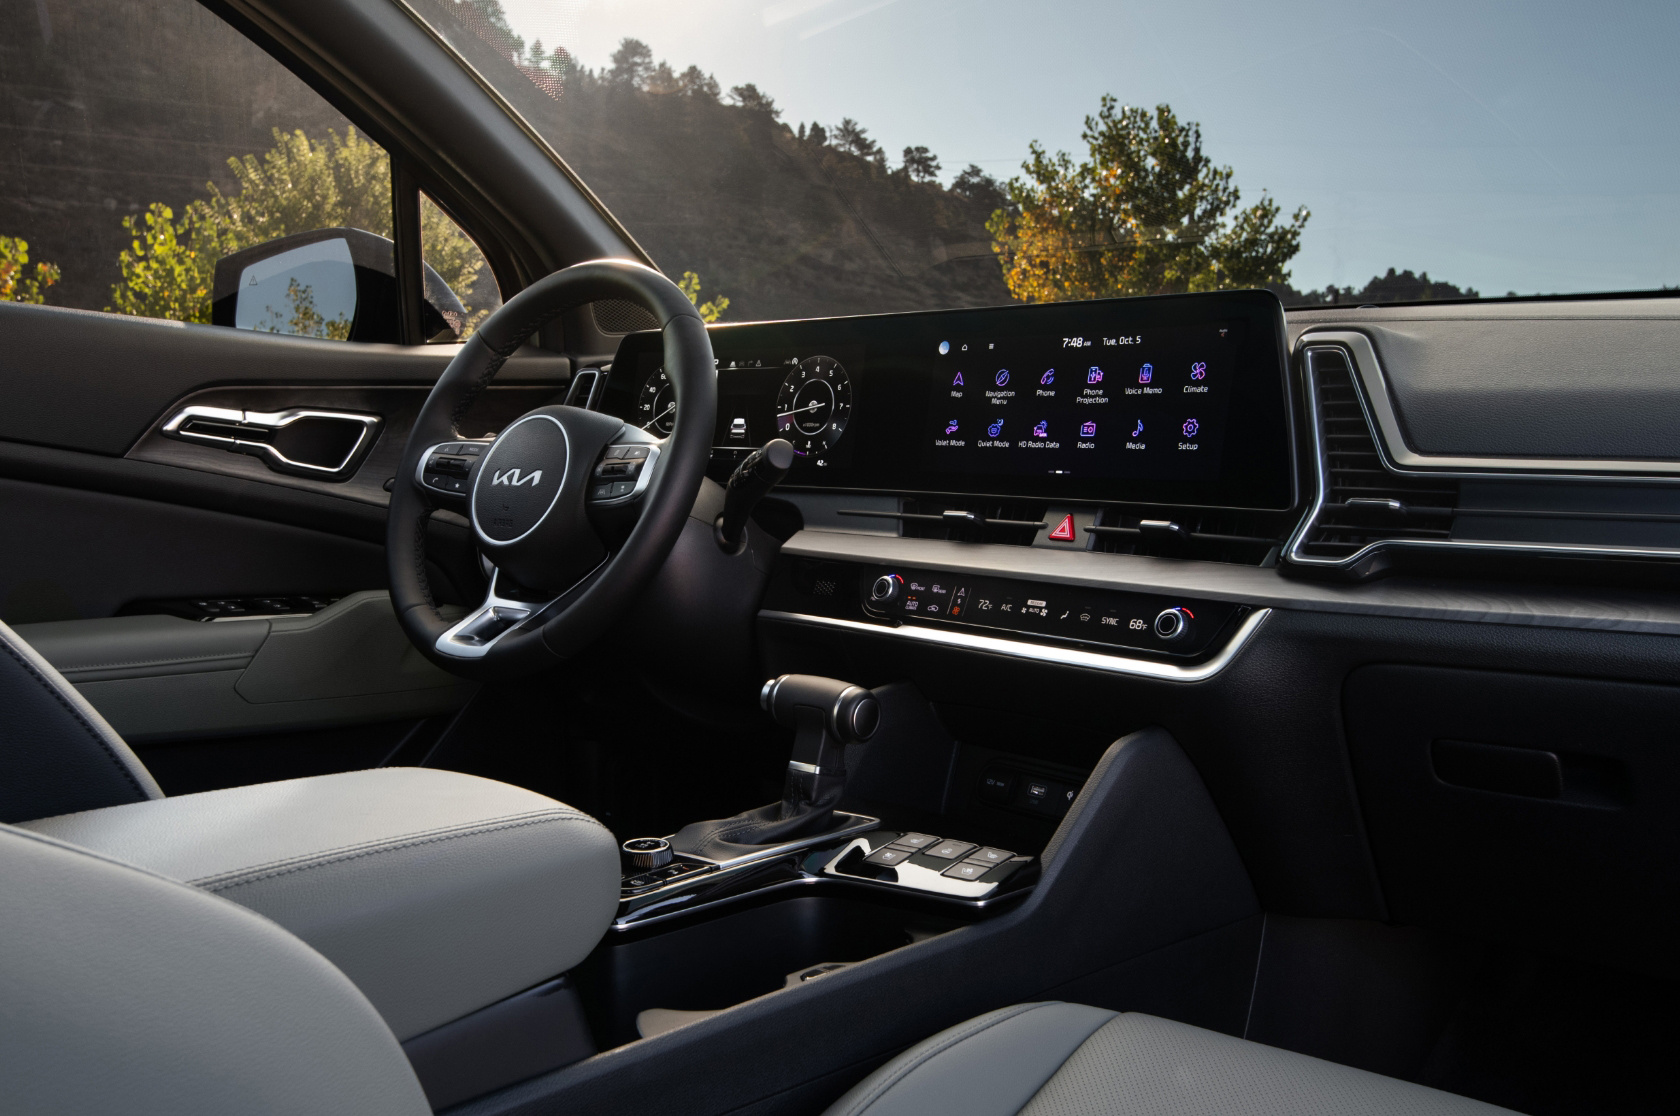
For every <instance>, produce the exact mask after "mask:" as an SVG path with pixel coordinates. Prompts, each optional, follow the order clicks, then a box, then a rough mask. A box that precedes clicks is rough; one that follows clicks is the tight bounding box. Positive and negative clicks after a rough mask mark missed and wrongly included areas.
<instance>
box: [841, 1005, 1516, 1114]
mask: <svg viewBox="0 0 1680 1116" xmlns="http://www.w3.org/2000/svg"><path fill="white" fill-rule="evenodd" d="M1508 1112H1509V1110H1508V1109H1504V1108H1495V1107H1494V1106H1493V1105H1489V1104H1483V1103H1481V1102H1480V1101H1473V1100H1469V1099H1467V1098H1465V1097H1459V1096H1454V1095H1453V1094H1451V1093H1443V1092H1441V1091H1440V1090H1438V1089H1429V1088H1425V1087H1424V1086H1422V1085H1414V1084H1411V1083H1410V1082H1406V1081H1397V1080H1395V1079H1394V1078H1391V1077H1382V1076H1380V1075H1378V1074H1374V1073H1367V1072H1365V1071H1364V1070H1357V1069H1351V1068H1349V1067H1347V1066H1341V1065H1337V1064H1335V1063H1334V1062H1325V1061H1321V1060H1320V1059H1317V1058H1309V1057H1307V1056H1306V1055H1304V1054H1295V1053H1291V1052H1290V1051H1287V1050H1278V1049H1276V1048H1274V1047H1270V1046H1261V1045H1260V1044H1259V1043H1254V1042H1245V1041H1244V1040H1242V1039H1239V1038H1232V1037H1231V1036H1229V1035H1222V1034H1219V1033H1217V1032H1214V1031H1204V1030H1202V1029H1201V1028H1200V1027H1191V1026H1188V1025H1186V1024H1183V1023H1174V1022H1172V1021H1171V1020H1167V1019H1157V1018H1155V1017H1154V1016H1151V1015H1139V1014H1136V1013H1124V1014H1122V1013H1119V1012H1113V1011H1106V1010H1103V1009H1101V1008H1093V1007H1085V1006H1083V1005H1080V1004H1064V1003H1043V1004H1020V1005H1017V1006H1015V1007H1008V1008H1004V1009H1002V1010H1001V1011H994V1012H992V1013H990V1014H989V1015H982V1016H980V1017H979V1018H977V1019H971V1020H969V1021H968V1022H967V1023H963V1024H961V1025H959V1026H956V1027H952V1028H951V1029H950V1030H948V1031H943V1032H941V1033H939V1034H937V1035H935V1036H933V1037H932V1038H930V1039H928V1040H927V1041H926V1042H923V1043H920V1044H918V1045H916V1046H913V1047H911V1048H910V1049H909V1050H907V1051H905V1052H904V1053H903V1054H901V1055H899V1056H898V1057H897V1058H895V1059H893V1060H892V1061H890V1062H888V1063H887V1064H886V1065H884V1066H882V1067H881V1068H880V1069H879V1070H877V1071H875V1072H874V1073H873V1074H871V1075H870V1076H869V1077H867V1078H865V1079H864V1080H863V1081H862V1082H861V1083H859V1084H858V1086H857V1087H856V1088H854V1089H853V1090H851V1092H849V1093H847V1094H846V1095H845V1096H844V1097H841V1098H840V1100H839V1101H837V1102H836V1103H835V1104H834V1105H833V1107H831V1108H830V1109H829V1110H828V1113H827V1116H945V1114H949V1116H1016V1114H1017V1113H1019V1114H1020V1116H1117V1114H1120V1113H1125V1114H1127V1116H1133V1114H1136V1116H1268V1114H1272V1113H1276V1114H1277V1116H1286V1114H1287V1116H1319V1114H1322V1116H1494V1114H1497V1113H1508Z"/></svg>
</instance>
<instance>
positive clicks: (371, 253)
mask: <svg viewBox="0 0 1680 1116" xmlns="http://www.w3.org/2000/svg"><path fill="white" fill-rule="evenodd" d="M425 282H426V289H425V296H426V304H425V309H424V311H423V313H422V317H421V323H420V324H421V331H422V332H423V333H424V334H425V336H426V337H427V338H428V339H431V340H438V339H449V340H453V339H458V338H459V337H460V335H461V328H462V326H463V324H464V323H465V322H466V318H467V311H466V307H464V306H463V305H461V300H460V299H459V298H458V297H456V294H455V292H454V291H452V290H450V289H449V284H447V283H445V282H444V281H443V276H441V275H439V274H438V273H437V272H436V271H434V270H433V269H432V268H431V267H430V266H429V265H428V266H427V267H426V268H425ZM210 297H211V303H210V321H211V323H212V324H214V325H221V326H232V327H234V328H235V329H256V330H265V331H267V332H270V333H290V334H295V335H299V336H303V337H327V338H332V339H334V340H339V341H382V342H386V343H388V344H398V343H400V342H401V340H402V330H401V325H400V322H399V319H398V316H397V267H396V247H395V245H393V244H392V243H391V241H390V240H388V239H386V238H385V237H383V236H380V235H378V234H377V233H370V232H367V231H366V230H364V229H315V230H312V231H310V232H304V233H293V234H292V235H291V236H282V237H279V238H278V239H275V240H269V241H265V242H264V243H262V244H257V245H254V246H252V247H250V248H242V249H240V250H239V251H237V252H234V253H233V254H232V255H228V256H223V257H222V258H221V259H219V260H217V261H216V278H215V285H214V287H213V288H212V291H211V296H210Z"/></svg>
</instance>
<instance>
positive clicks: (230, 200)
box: [108, 128, 485, 323]
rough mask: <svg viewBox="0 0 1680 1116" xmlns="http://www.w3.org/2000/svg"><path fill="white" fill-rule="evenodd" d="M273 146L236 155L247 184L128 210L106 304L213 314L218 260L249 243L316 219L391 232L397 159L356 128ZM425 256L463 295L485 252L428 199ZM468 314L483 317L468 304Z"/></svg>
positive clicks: (277, 134)
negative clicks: (134, 212) (176, 203)
mask: <svg viewBox="0 0 1680 1116" xmlns="http://www.w3.org/2000/svg"><path fill="white" fill-rule="evenodd" d="M273 136H274V147H272V148H270V149H269V150H268V151H266V152H263V153H262V154H261V155H245V156H239V157H235V158H231V159H229V160H228V169H229V170H231V171H232V172H233V177H234V180H235V181H236V182H237V183H238V184H239V189H238V190H237V191H235V192H234V193H231V194H224V193H223V192H222V191H221V189H220V188H218V187H217V186H215V185H214V184H213V183H206V184H205V189H206V191H207V192H208V194H209V197H207V198H201V199H198V200H196V201H192V202H189V203H188V204H187V205H186V207H185V208H184V209H183V211H182V213H181V217H180V220H179V221H177V220H175V211H174V210H173V209H172V208H171V207H170V206H167V205H164V204H162V203H161V202H154V203H153V204H152V205H151V206H150V207H148V209H147V210H146V212H145V213H144V214H141V215H139V216H131V217H125V218H123V228H124V229H126V230H127V231H128V233H129V235H130V237H132V238H133V239H132V240H131V241H130V245H129V247H128V248H126V249H124V251H123V252H122V254H121V256H120V257H118V261H117V262H118V268H119V270H120V272H121V275H122V278H121V280H120V281H119V282H118V283H117V284H116V285H115V286H114V287H112V288H111V306H110V307H108V309H111V310H114V311H116V312H117V313H121V314H137V315H141V316H143V317H150V318H169V319H173V320H175V321H182V322H208V321H209V320H210V295H211V290H212V287H213V286H214V281H215V273H216V261H217V260H218V259H220V258H221V257H223V256H225V255H228V254H229V253H232V252H237V251H239V250H240V249H241V248H249V247H251V246H252V245H256V244H262V243H264V242H266V241H270V240H274V239H277V238H278V237H282V236H289V235H291V234H292V233H299V232H308V231H310V230H312V229H325V228H337V227H348V228H358V229H365V230H367V231H368V232H372V233H378V234H379V235H380V236H384V237H389V236H390V235H391V163H390V160H389V159H388V158H386V155H385V152H384V150H383V149H382V148H380V147H379V146H378V145H377V144H375V143H372V142H370V141H369V140H366V139H364V138H362V137H361V136H360V135H358V134H357V133H356V130H355V129H354V128H351V129H349V130H348V131H347V132H346V133H345V135H344V136H342V137H340V136H339V134H338V133H337V132H334V131H329V132H328V133H327V139H326V140H324V141H312V140H311V139H310V138H309V137H308V136H306V135H305V134H304V133H303V132H302V131H301V130H299V131H295V132H292V133H290V134H287V133H284V132H281V131H280V130H279V129H278V128H276V129H274V132H273ZM420 239H421V243H422V244H423V245H424V256H425V259H426V262H427V263H428V264H430V265H431V266H432V267H433V268H434V269H435V270H436V271H437V273H438V274H439V275H441V276H442V277H443V280H444V282H446V283H448V284H449V286H450V287H451V289H453V290H454V291H455V293H456V294H457V295H462V296H464V295H466V294H468V293H469V292H470V291H471V290H472V288H473V286H474V285H475V284H476V283H477V281H478V277H479V275H480V274H481V273H482V271H483V269H484V266H485V264H484V257H483V255H482V254H480V253H479V251H478V248H477V247H476V246H475V245H474V244H473V243H472V241H471V240H470V239H468V238H467V236H466V234H465V233H463V232H462V231H461V230H460V229H459V228H458V227H457V226H456V225H455V223H454V222H453V221H451V220H450V219H449V217H448V215H446V214H445V213H444V212H443V211H442V210H441V209H439V208H437V206H435V205H432V204H430V203H429V202H428V203H427V204H423V205H422V206H421V207H420ZM468 311H469V315H468V322H469V323H472V322H474V321H475V318H474V316H473V315H472V314H471V313H470V312H471V307H468Z"/></svg>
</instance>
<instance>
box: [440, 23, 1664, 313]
mask: <svg viewBox="0 0 1680 1116" xmlns="http://www.w3.org/2000/svg"><path fill="white" fill-rule="evenodd" d="M410 3H411V5H412V6H413V8H414V10H415V11H417V12H418V13H420V14H421V15H422V16H423V17H424V18H426V19H427V20H429V21H430V22H431V23H432V24H433V26H434V27H436V28H437V29H438V30H439V31H441V32H442V33H443V34H444V36H445V37H446V38H447V39H448V40H449V41H450V42H451V43H452V44H454V45H455V46H456V48H457V49H458V50H460V51H461V52H462V54H463V55H464V56H465V57H466V58H467V59H468V60H469V62H470V63H471V64H472V65H473V66H474V67H475V68H477V69H478V70H479V72H480V73H481V74H482V75H483V76H484V77H485V78H486V79H487V80H488V81H490V83H491V84H493V85H494V86H495V87H496V88H497V89H499V90H500V91H501V93H502V94H503V95H504V96H505V97H506V98H507V99H508V101H509V102H510V103H511V104H512V105H513V106H514V107H515V108H516V110H517V111H518V112H520V113H521V114H522V115H524V116H525V117H526V119H527V120H528V121H529V122H530V123H531V125H532V126H534V127H535V128H536V130H537V131H538V132H539V133H540V134H541V135H543V136H544V137H545V138H546V139H547V140H548V142H549V143H550V144H551V145H552V146H553V148H554V149H555V151H556V152H558V154H559V155H560V156H561V157H562V158H564V159H565V160H566V161H567V162H568V163H569V164H570V165H571V167H572V168H573V169H574V170H575V171H576V172H577V173H578V174H579V176H580V177H581V178H582V179H583V180H584V181H585V182H586V183H587V184H588V185H589V186H590V187H591V188H592V189H593V190H594V191H595V192H596V194H597V195H598V196H599V197H600V198H601V200H602V201H603V202H604V204H605V205H606V206H607V208H608V209H610V210H611V211H612V212H613V213H614V214H615V215H616V216H617V217H618V218H619V220H620V221H621V222H622V223H623V224H624V225H625V227H626V228H627V229H628V230H629V231H630V233H631V234H632V235H633V236H634V237H635V238H636V239H637V240H638V241H639V242H640V243H641V244H642V246H643V247H644V248H645V249H646V250H647V251H648V252H649V254H650V255H651V256H652V257H653V259H654V260H655V262H656V263H658V264H659V266H660V267H662V268H663V269H664V270H665V271H666V272H667V273H668V274H670V275H672V276H673V277H674V278H675V277H682V276H687V277H688V285H689V288H690V290H691V292H693V293H694V294H695V296H696V297H697V299H698V301H700V302H701V303H702V304H709V306H710V311H711V312H712V313H714V314H716V315H719V316H721V317H723V318H724V319H726V320H749V319H765V318H787V317H802V316H811V315H824V314H843V313H865V312H874V311H895V310H923V309H942V308H947V307H957V306H976V305H992V304H998V303H1006V302H1010V301H1032V302H1044V301H1059V300H1064V299H1076V298H1092V297H1103V296H1111V295H1124V294H1153V293H1165V292H1175V291H1195V290H1211V289H1219V288H1225V287H1248V286H1265V287H1269V288H1271V289H1272V290H1274V291H1276V292H1277V293H1278V294H1279V296H1280V297H1282V299H1283V300H1284V302H1285V304H1286V305H1297V306H1299V305H1326V304H1342V303H1351V304H1362V303H1376V302H1393V301H1413V300H1427V299H1460V298H1479V297H1496V296H1507V295H1534V294H1572V293H1583V292H1594V291H1635V290H1652V289H1659V288H1664V287H1665V286H1667V285H1669V284H1672V283H1674V281H1675V279H1676V278H1677V277H1680V268H1677V267H1676V250H1677V248H1680V237H1677V233H1680V219H1677V217H1676V213H1677V207H1676V201H1677V191H1680V188H1677V186H1676V183H1677V181H1680V177H1677V175H1676V171H1677V170H1680V166H1677V165H1676V164H1677V159H1676V153H1677V152H1680V144H1677V143H1676V142H1675V140H1676V131H1677V129H1680V121H1677V114H1675V113H1674V112H1673V111H1672V103H1673V99H1672V92H1671V85H1672V78H1673V62H1672V58H1671V53H1672V50H1673V47H1674V44H1675V43H1676V42H1677V41H1680V7H1676V6H1672V5H1661V4H1638V5H1617V4H1596V5H1585V4H1577V3H1571V4H1544V5H1542V4H1538V3H1535V4H1493V3H1477V2H1475V0H1471V2H1464V0H1456V2H1453V3H1450V4H1449V3H1434V4H1406V5H1393V4H1370V3H1367V4H1361V3H1352V4H1350V3H1335V4H1331V3H1304V2H1303V3H1288V4H1265V5H1260V4H1246V3H1238V2H1235V0H1214V2H1207V3H1199V4H1162V3H1153V4H1133V3H1113V2H1096V3H1049V4H1039V5H1021V4H1018V3H1001V2H996V0H771V2H768V3H765V2H753V3H745V2H741V0H711V2H709V3H705V4H695V3H691V2H684V3H677V2H675V0H570V2H568V0H410ZM696 286H697V287H698V289H697V291H696V290H695V288H696Z"/></svg>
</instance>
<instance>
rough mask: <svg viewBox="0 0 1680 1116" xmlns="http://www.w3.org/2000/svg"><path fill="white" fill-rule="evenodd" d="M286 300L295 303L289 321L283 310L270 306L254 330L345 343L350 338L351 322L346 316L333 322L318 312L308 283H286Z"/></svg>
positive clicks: (340, 316) (312, 290)
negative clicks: (281, 311)
mask: <svg viewBox="0 0 1680 1116" xmlns="http://www.w3.org/2000/svg"><path fill="white" fill-rule="evenodd" d="M286 297H287V298H288V299H290V300H291V303H292V316H291V317H290V318H284V319H283V318H281V317H280V311H278V310H276V309H274V307H272V306H271V307H269V308H268V317H267V318H265V319H263V320H262V321H260V322H258V323H257V324H256V326H255V327H253V328H255V329H260V330H264V331H266V332H268V333H291V334H295V335H297V336H298V337H324V338H327V339H328V340H331V341H344V340H347V339H348V338H349V337H350V319H349V318H346V317H345V316H344V315H343V314H340V315H339V316H338V317H336V318H333V319H332V320H331V321H328V320H327V319H326V318H325V317H323V316H322V314H321V312H320V311H319V310H317V309H315V290H314V288H312V287H311V286H310V285H309V284H307V283H299V282H298V281H297V280H296V279H293V280H291V281H290V282H288V283H287V284H286Z"/></svg>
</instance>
